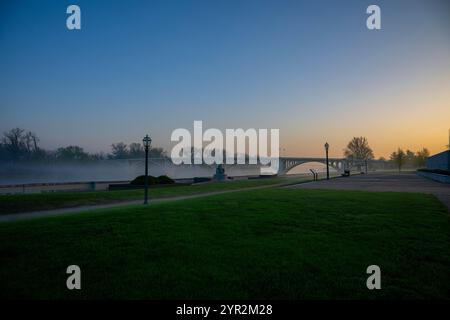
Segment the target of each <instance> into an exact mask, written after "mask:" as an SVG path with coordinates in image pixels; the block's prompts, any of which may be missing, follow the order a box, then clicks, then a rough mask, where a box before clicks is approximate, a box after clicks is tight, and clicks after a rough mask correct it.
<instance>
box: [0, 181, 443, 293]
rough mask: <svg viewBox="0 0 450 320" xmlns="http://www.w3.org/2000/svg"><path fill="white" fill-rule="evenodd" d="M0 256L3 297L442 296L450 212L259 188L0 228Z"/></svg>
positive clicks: (364, 196) (397, 198)
mask: <svg viewBox="0 0 450 320" xmlns="http://www.w3.org/2000/svg"><path fill="white" fill-rule="evenodd" d="M0 257H1V264H0V296H1V297H3V298H83V299H84V298H149V299H166V298H179V299H188V298H217V299H246V298H252V299H264V298H273V299H281V298H286V299H298V298H312V299H315V298H319V299H325V298H363V299H366V298H368V299H372V298H449V297H450V217H449V215H448V212H447V210H446V208H445V207H444V206H443V205H442V204H441V203H440V202H438V201H437V200H436V199H435V198H434V197H433V196H428V195H421V194H406V193H404V194H403V193H368V192H349V191H328V190H288V189H274V188H269V189H261V190H254V191H243V192H239V193H230V194H222V195H216V196H211V197H206V198H201V199H190V200H184V201H177V202H170V203H160V204H155V205H151V206H148V207H144V206H129V207H122V208H116V209H109V210H97V211H91V212H85V213H80V214H76V215H68V216H60V217H52V218H42V219H35V220H30V221H19V222H8V223H0ZM71 264H76V265H79V266H80V268H81V271H82V289H81V290H74V291H69V290H67V289H66V279H67V275H66V273H65V270H66V268H67V266H68V265H71ZM372 264H376V265H379V266H380V268H381V273H382V276H381V286H382V289H381V290H372V291H370V290H368V289H367V288H366V279H367V276H368V275H367V274H366V268H367V266H369V265H372Z"/></svg>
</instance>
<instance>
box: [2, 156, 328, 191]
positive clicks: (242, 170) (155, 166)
mask: <svg viewBox="0 0 450 320" xmlns="http://www.w3.org/2000/svg"><path fill="white" fill-rule="evenodd" d="M259 169H260V168H259V166H258V165H226V166H225V173H226V174H227V175H228V176H230V177H235V176H255V175H259V173H260V170H259ZM309 169H314V170H317V171H318V172H321V171H324V169H325V166H324V165H323V164H321V163H314V162H312V163H306V164H302V165H299V166H297V167H295V168H293V169H292V170H291V171H289V173H288V174H301V173H310V171H309ZM215 170H216V169H215V166H214V165H211V166H207V165H174V164H172V163H171V162H170V161H166V162H163V163H158V162H152V161H150V162H149V174H150V175H153V176H160V175H167V176H169V177H171V178H173V179H183V178H193V177H212V176H213V175H214V173H215ZM142 174H144V161H143V160H133V161H130V160H101V161H96V162H88V163H0V185H12V184H28V183H59V182H88V181H129V180H132V179H134V178H135V177H137V176H139V175H142Z"/></svg>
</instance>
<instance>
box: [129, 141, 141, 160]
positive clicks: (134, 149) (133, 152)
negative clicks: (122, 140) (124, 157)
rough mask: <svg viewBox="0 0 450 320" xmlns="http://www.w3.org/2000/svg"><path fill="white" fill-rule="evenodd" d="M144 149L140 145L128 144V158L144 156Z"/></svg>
mask: <svg viewBox="0 0 450 320" xmlns="http://www.w3.org/2000/svg"><path fill="white" fill-rule="evenodd" d="M144 154H145V152H144V147H143V146H142V144H140V143H136V142H134V143H130V147H129V156H130V158H142V157H143V156H144Z"/></svg>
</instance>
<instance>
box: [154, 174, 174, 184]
mask: <svg viewBox="0 0 450 320" xmlns="http://www.w3.org/2000/svg"><path fill="white" fill-rule="evenodd" d="M157 179H158V184H172V183H175V181H174V180H173V179H171V178H169V177H168V176H159V177H158V178H157Z"/></svg>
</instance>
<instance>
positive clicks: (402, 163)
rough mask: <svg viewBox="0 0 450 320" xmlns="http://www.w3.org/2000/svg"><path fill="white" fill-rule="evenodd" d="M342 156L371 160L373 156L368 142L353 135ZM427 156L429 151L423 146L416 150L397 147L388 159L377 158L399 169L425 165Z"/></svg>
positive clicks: (350, 158)
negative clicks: (404, 149)
mask: <svg viewBox="0 0 450 320" xmlns="http://www.w3.org/2000/svg"><path fill="white" fill-rule="evenodd" d="M344 156H345V157H346V158H347V159H349V160H352V159H358V160H372V159H374V158H375V157H374V154H373V151H372V149H371V148H370V146H369V142H368V141H367V139H366V138H365V137H354V138H353V139H352V140H351V141H350V142H349V143H348V145H347V148H346V149H345V150H344ZM429 156H430V152H429V151H428V149H427V148H423V149H422V150H419V151H417V152H413V151H411V150H406V151H403V150H402V149H401V148H398V149H397V151H394V152H392V154H391V155H390V157H389V159H388V160H387V159H385V158H383V157H380V158H379V159H378V160H381V161H386V162H387V163H389V164H391V165H392V166H394V167H396V168H398V170H399V171H401V170H402V168H405V167H409V168H423V167H425V166H426V162H427V158H428V157H429Z"/></svg>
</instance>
